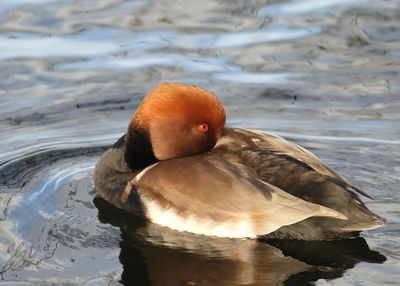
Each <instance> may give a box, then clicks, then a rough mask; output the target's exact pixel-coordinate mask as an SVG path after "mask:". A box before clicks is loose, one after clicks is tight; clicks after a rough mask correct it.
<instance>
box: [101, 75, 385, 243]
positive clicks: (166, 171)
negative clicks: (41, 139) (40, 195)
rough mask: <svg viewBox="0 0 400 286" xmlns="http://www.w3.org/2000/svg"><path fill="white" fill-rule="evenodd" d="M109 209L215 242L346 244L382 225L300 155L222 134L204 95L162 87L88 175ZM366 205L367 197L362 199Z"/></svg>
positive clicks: (349, 188) (221, 118)
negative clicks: (348, 239) (271, 240)
mask: <svg viewBox="0 0 400 286" xmlns="http://www.w3.org/2000/svg"><path fill="white" fill-rule="evenodd" d="M94 182H95V187H96V190H97V192H99V193H100V195H101V196H102V197H103V198H104V199H106V200H107V201H108V202H110V203H111V204H113V205H115V206H117V207H119V208H121V209H124V210H127V211H129V212H131V213H134V214H137V215H142V216H144V217H146V218H147V219H148V220H150V221H151V222H153V223H157V224H160V225H163V226H167V227H170V228H172V229H176V230H179V231H188V232H192V233H197V234H203V235H209V236H219V237H250V238H255V237H266V238H287V239H304V240H325V239H338V238H346V237H352V236H355V235H357V234H358V233H359V232H360V231H362V230H367V229H373V228H377V227H380V226H383V225H385V219H383V218H381V217H379V216H377V215H375V214H374V213H372V212H371V211H370V210H369V209H368V208H367V207H366V206H365V205H364V204H363V202H362V201H361V200H360V199H359V197H358V196H357V194H356V192H358V193H361V194H363V195H364V196H367V197H369V195H368V194H366V193H365V192H363V191H362V190H360V189H358V188H357V187H355V186H353V185H351V184H350V183H348V182H347V181H346V180H344V179H343V178H341V177H340V176H339V175H338V174H337V173H336V172H335V171H333V170H332V169H330V168H329V167H327V166H325V165H324V164H323V163H322V162H321V161H320V160H319V159H318V158H317V157H316V156H315V155H314V154H312V153H311V152H310V151H308V150H306V149H304V148H302V147H300V146H298V145H296V144H293V143H290V142H288V141H286V140H285V139H283V138H281V137H279V136H275V135H272V134H268V133H264V132H260V131H253V130H246V129H239V128H228V127H225V110H224V108H223V106H222V104H221V103H220V101H219V100H218V99H217V97H216V96H214V95H213V94H212V93H210V92H208V91H206V90H204V89H201V88H199V87H197V86H194V85H188V84H181V83H172V82H166V83H161V84H159V85H157V86H156V87H154V88H153V89H152V90H151V91H150V92H149V93H148V94H147V96H146V97H145V98H144V99H143V102H142V103H141V104H140V106H139V107H138V109H137V110H136V112H135V114H134V115H133V117H132V120H131V122H130V123H129V126H128V130H127V132H126V134H125V135H123V136H122V137H121V138H120V139H118V141H117V142H116V143H115V144H114V145H113V147H112V148H111V149H109V150H108V151H107V152H105V153H104V154H103V156H102V157H101V158H100V160H99V161H98V163H97V165H96V168H95V171H94ZM369 198H370V197H369Z"/></svg>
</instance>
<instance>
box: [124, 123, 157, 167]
mask: <svg viewBox="0 0 400 286" xmlns="http://www.w3.org/2000/svg"><path fill="white" fill-rule="evenodd" d="M124 159H125V162H126V164H127V165H128V167H129V168H130V169H131V170H133V171H137V170H140V169H143V168H145V167H147V166H149V165H151V164H153V163H156V162H158V160H157V158H156V157H155V156H154V153H153V149H152V146H151V143H150V135H149V134H148V132H147V131H145V130H144V129H142V128H140V127H138V126H135V125H131V126H130V128H129V129H128V131H127V133H126V136H125V150H124Z"/></svg>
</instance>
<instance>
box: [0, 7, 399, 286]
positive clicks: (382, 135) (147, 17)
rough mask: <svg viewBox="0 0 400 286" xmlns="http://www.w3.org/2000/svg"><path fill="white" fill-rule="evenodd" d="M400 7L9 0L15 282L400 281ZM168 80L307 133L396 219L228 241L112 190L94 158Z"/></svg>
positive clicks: (0, 173)
mask: <svg viewBox="0 0 400 286" xmlns="http://www.w3.org/2000/svg"><path fill="white" fill-rule="evenodd" d="M399 17H400V6H399V3H398V1H396V0H386V1H385V0H377V1H373V0H365V1H364V0H363V1H342V0H325V1H314V0H298V1H294V0H293V1H269V3H268V4H266V3H261V2H259V1H245V2H240V1H239V2H235V1H228V0H226V1H211V0H206V1H172V0H163V1H162V0H160V1H121V0H103V1H91V0H76V1H74V0H18V1H11V0H10V1H1V3H0V98H1V100H0V276H1V279H2V280H0V285H29V284H33V285H121V284H123V285H304V284H307V285H309V284H316V285H386V284H397V283H399V281H400V275H399V267H400V247H399V237H400V225H399V217H400V212H399V207H400V192H399V185H400V159H399V158H400V127H399V126H400V99H399V94H400V80H399V71H400V68H399V66H400V65H399V64H400V28H399ZM164 80H169V81H180V82H187V83H194V84H198V85H200V86H202V87H203V88H206V89H209V90H211V91H212V92H214V93H216V94H217V95H218V96H219V98H220V99H221V101H222V102H223V103H224V105H225V107H226V110H227V113H228V124H229V125H231V126H238V127H246V128H256V129H261V130H265V131H269V132H272V133H275V134H278V135H281V136H284V137H285V138H288V139H290V140H292V141H294V142H296V143H298V144H300V145H302V146H305V147H307V148H309V149H310V150H312V151H313V152H315V153H316V154H317V155H318V156H320V157H321V158H322V159H323V160H324V161H325V162H326V163H327V164H328V165H330V166H331V167H333V168H334V169H335V170H336V171H338V172H339V173H340V174H342V175H343V176H344V177H346V178H347V179H348V180H350V181H351V182H353V183H354V184H356V185H357V186H359V187H361V188H363V189H364V190H365V191H367V192H368V193H370V194H371V195H372V196H374V197H375V198H376V199H375V200H373V201H371V200H365V203H366V204H367V206H368V207H369V208H370V209H372V210H373V211H374V212H376V213H378V214H379V215H381V216H383V217H386V218H387V219H388V225H387V226H386V227H384V228H380V229H376V230H371V231H366V232H364V233H363V234H362V237H360V238H358V239H353V240H346V241H334V242H296V241H268V242H265V241H251V240H231V239H213V238H204V237H201V236H196V235H191V234H187V233H179V232H175V231H172V230H168V229H166V228H162V227H159V226H156V225H152V224H147V223H145V222H143V221H140V220H138V219H137V218H135V217H133V216H131V215H129V214H127V213H124V212H121V211H119V210H117V209H115V208H113V207H112V206H110V205H108V204H107V203H105V202H104V201H103V200H102V199H100V198H98V197H96V193H95V191H94V187H93V182H92V171H93V168H94V165H95V163H96V161H97V159H98V157H99V156H100V155H101V154H102V152H104V150H106V148H107V147H108V146H110V145H111V144H112V143H113V142H114V141H115V140H116V139H117V138H118V137H119V136H120V135H121V134H123V133H124V131H125V129H126V126H127V123H128V121H129V119H130V117H131V115H132V113H133V111H134V110H135V108H136V107H137V105H138V104H139V102H140V101H141V98H142V97H143V96H144V94H145V93H146V92H147V91H148V90H149V89H150V88H151V87H152V86H153V85H155V84H157V83H159V82H160V81H164Z"/></svg>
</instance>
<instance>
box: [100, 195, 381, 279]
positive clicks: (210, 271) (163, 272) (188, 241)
mask: <svg viewBox="0 0 400 286" xmlns="http://www.w3.org/2000/svg"><path fill="white" fill-rule="evenodd" d="M94 204H95V206H96V207H97V208H98V210H99V215H98V216H99V220H100V221H101V222H102V223H105V224H111V225H113V226H117V227H119V228H120V229H121V242H120V248H121V252H120V256H119V259H120V261H121V263H122V264H123V273H122V276H121V282H122V283H123V284H124V285H150V284H151V285H243V284H246V285H253V284H257V285H258V284H259V283H263V284H262V285H264V284H265V285H269V284H274V285H277V284H278V285H279V284H283V285H306V284H309V283H311V282H315V281H317V280H318V279H334V278H339V277H342V276H343V273H344V272H345V271H346V270H347V269H350V268H353V267H354V266H355V265H356V264H357V263H360V262H368V263H383V262H384V261H386V257H385V256H383V255H382V254H380V253H379V252H377V251H372V250H370V249H369V247H368V244H367V243H366V241H365V239H363V238H361V237H358V238H355V239H348V240H340V241H315V242H309V241H294V240H260V241H255V240H247V239H244V240H242V239H225V238H212V237H205V236H200V235H193V234H190V233H184V232H177V231H174V230H171V229H168V228H165V227H161V226H158V225H155V224H151V223H146V222H145V221H143V220H142V219H141V218H138V217H135V216H133V215H131V214H130V213H127V212H125V211H123V210H120V209H118V208H116V207H114V206H112V205H110V204H109V203H107V202H106V201H104V200H103V199H102V198H99V197H96V198H95V199H94Z"/></svg>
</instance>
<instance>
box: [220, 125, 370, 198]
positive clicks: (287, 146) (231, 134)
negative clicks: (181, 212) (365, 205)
mask: <svg viewBox="0 0 400 286" xmlns="http://www.w3.org/2000/svg"><path fill="white" fill-rule="evenodd" d="M223 138H224V139H223V140H222V141H221V142H220V143H219V145H220V144H221V143H222V144H224V143H226V142H227V141H232V142H233V141H234V142H236V143H237V144H240V145H241V146H242V147H243V146H248V147H250V148H255V149H260V150H265V151H269V152H272V153H276V154H283V155H287V156H290V157H292V158H294V159H296V160H298V161H300V162H303V163H305V164H307V165H308V166H310V167H311V168H312V169H314V170H315V171H317V172H318V173H320V174H323V175H325V176H328V177H329V178H331V179H332V180H333V181H334V182H335V183H336V184H338V185H340V186H342V187H344V188H351V189H353V190H355V191H357V192H358V193H360V194H362V195H364V196H366V197H367V198H370V199H373V198H372V197H371V196H370V195H369V194H367V193H366V192H364V191H363V190H361V189H359V188H357V187H355V186H353V185H351V184H350V183H349V182H347V181H346V180H345V179H343V178H342V177H341V176H340V175H339V174H338V173H336V172H335V171H334V170H332V169H331V168H329V167H328V166H326V165H325V164H324V163H322V162H321V160H320V159H319V158H318V157H317V156H315V155H314V154H313V153H311V152H310V151H308V150H307V149H305V148H303V147H301V146H299V145H297V144H294V143H291V142H289V141H287V140H286V139H284V138H282V137H280V136H276V135H273V134H269V133H266V132H262V131H258V130H245V129H240V128H225V129H224V134H223ZM217 146H218V145H217Z"/></svg>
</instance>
